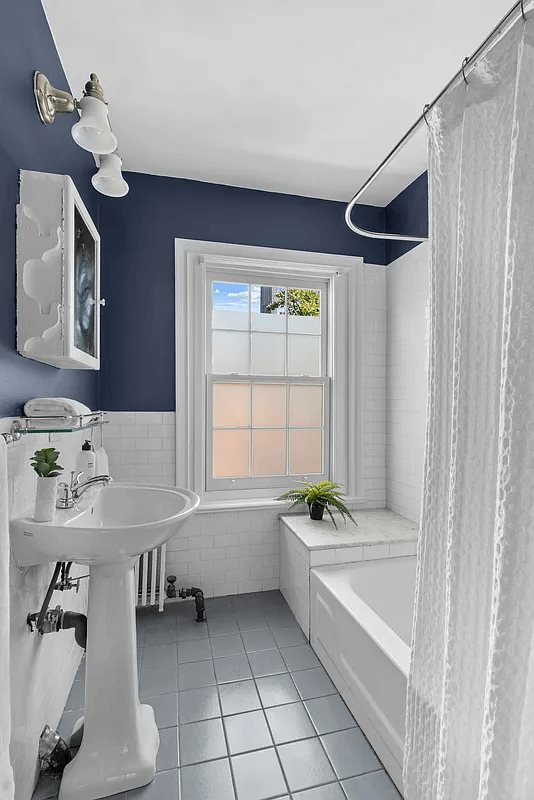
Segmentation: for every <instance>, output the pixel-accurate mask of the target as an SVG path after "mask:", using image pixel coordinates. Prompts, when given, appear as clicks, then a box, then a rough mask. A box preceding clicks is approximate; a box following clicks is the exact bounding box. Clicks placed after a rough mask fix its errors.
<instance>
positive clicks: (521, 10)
mask: <svg viewBox="0 0 534 800" xmlns="http://www.w3.org/2000/svg"><path fill="white" fill-rule="evenodd" d="M531 2H532V0H527V2H525V0H520V2H518V3H515V5H514V6H513V7H512V8H511V9H510V11H509V12H508V13H507V14H506V15H505V16H504V17H503V18H502V19H501V21H500V22H499V23H498V24H497V25H496V26H495V27H494V29H493V30H492V32H491V33H490V34H489V36H486V38H485V39H484V41H483V42H482V44H481V45H480V47H478V48H477V50H476V51H475V52H474V53H473V55H472V56H470V57H469V58H466V59H464V61H463V62H462V66H461V67H460V69H459V70H458V72H457V73H456V75H455V76H454V77H453V78H452V79H451V80H450V81H449V82H448V84H447V85H446V86H445V88H444V89H442V90H441V92H440V93H439V94H438V96H437V97H435V98H434V100H432V102H431V103H429V104H428V105H426V106H425V107H424V109H423V113H422V114H421V116H420V117H419V119H418V120H417V121H416V122H414V124H413V125H412V127H411V128H410V130H409V131H408V132H407V133H405V134H404V136H403V137H402V139H401V140H400V141H399V142H398V144H396V145H395V147H394V148H393V150H392V151H391V152H390V153H389V155H387V156H386V158H385V159H384V160H383V161H382V163H381V164H380V166H378V167H377V168H376V169H375V171H374V172H373V174H372V175H371V177H370V178H368V179H367V180H366V182H365V183H364V184H363V186H361V187H360V189H358V191H357V192H356V194H355V195H354V197H353V198H352V200H351V201H350V202H349V203H348V204H347V208H346V210H345V222H346V223H347V225H348V226H349V228H350V229H351V231H354V233H358V234H359V235H360V236H367V238H369V239H392V240H394V241H396V242H428V236H405V235H403V234H400V233H379V232H376V231H366V230H365V229H364V228H359V227H358V226H357V225H355V224H354V223H353V221H352V220H351V218H350V217H351V213H352V209H353V208H354V206H355V205H356V203H357V202H358V200H359V199H360V197H361V196H362V194H363V193H364V192H365V191H366V190H367V189H368V188H369V186H371V184H372V183H374V182H375V180H376V179H377V178H378V176H379V175H380V174H381V173H382V172H383V170H384V169H385V168H386V167H387V166H388V164H390V163H391V161H393V159H394V158H395V156H396V155H397V154H398V153H400V151H401V150H402V148H403V147H404V146H405V145H407V144H408V142H409V141H410V140H411V139H412V137H413V136H414V135H415V134H416V133H417V131H418V130H419V128H420V127H421V125H423V124H424V123H425V122H426V115H427V113H428V111H429V110H430V109H431V108H433V107H434V106H435V105H436V103H437V102H438V101H439V100H440V99H441V98H442V97H443V95H444V94H445V93H446V92H448V90H449V89H450V88H451V87H452V86H454V84H455V83H456V82H457V81H458V80H459V79H462V80H464V81H465V82H466V83H467V80H466V72H468V71H469V70H471V69H473V67H474V66H475V65H476V62H477V59H479V58H480V57H481V56H482V55H483V53H484V51H485V50H486V49H487V48H488V46H489V45H490V44H492V43H493V41H494V40H495V39H496V38H497V37H498V36H500V35H501V34H502V33H503V32H504V27H506V26H508V25H511V24H512V23H513V22H515V21H516V17H517V18H519V16H522V17H523V19H524V20H525V22H526V16H525V6H526V5H529V4H530V3H531Z"/></svg>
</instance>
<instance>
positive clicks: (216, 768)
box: [32, 591, 401, 800]
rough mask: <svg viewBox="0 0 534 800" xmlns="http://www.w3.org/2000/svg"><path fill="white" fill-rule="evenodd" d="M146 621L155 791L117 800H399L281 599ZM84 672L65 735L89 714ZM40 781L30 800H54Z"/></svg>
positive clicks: (177, 610) (54, 788)
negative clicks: (204, 619) (200, 617)
mask: <svg viewBox="0 0 534 800" xmlns="http://www.w3.org/2000/svg"><path fill="white" fill-rule="evenodd" d="M206 612H207V616H208V623H207V624H204V623H202V624H201V623H196V622H195V613H194V604H193V603H192V602H191V601H182V602H180V603H169V604H167V606H166V607H165V611H164V612H163V614H159V613H158V612H156V611H155V610H153V609H149V610H139V611H138V653H139V661H138V664H139V693H140V697H141V701H142V702H143V703H148V704H150V705H152V706H153V708H154V711H155V715H156V724H157V726H158V728H159V731H160V741H161V743H160V750H159V754H158V760H157V765H156V768H157V773H156V777H155V779H154V780H153V781H152V783H150V784H149V785H148V786H144V787H142V788H140V789H136V790H134V791H129V792H125V793H123V794H120V795H114V796H113V798H111V799H110V800H401V798H400V795H399V793H398V792H397V789H396V788H395V786H394V784H393V783H392V781H391V780H390V778H389V776H388V775H387V773H386V772H385V771H384V769H383V767H382V764H381V763H380V761H379V760H378V758H377V756H376V755H375V753H374V751H373V750H372V748H371V746H370V745H369V743H368V742H367V739H366V738H365V736H364V735H363V733H362V731H361V730H360V729H359V727H358V726H357V724H356V722H355V720H354V718H353V717H352V715H351V713H350V711H349V710H348V708H347V707H346V705H345V703H344V702H343V700H342V699H341V697H340V696H339V694H338V692H337V690H336V688H335V686H334V684H333V683H332V681H331V680H330V678H329V677H328V675H327V674H326V672H325V670H324V669H323V667H322V666H321V665H320V663H319V661H318V659H317V657H316V655H315V653H314V652H313V650H312V648H311V647H310V645H309V644H308V642H307V640H306V638H305V637H304V635H303V634H302V632H301V630H300V628H299V626H298V624H297V621H296V620H295V617H294V616H293V614H292V613H291V611H290V610H289V608H288V606H287V604H286V603H285V600H284V599H283V597H282V595H281V594H280V592H278V591H272V592H262V593H258V594H251V595H238V596H235V597H222V598H214V599H209V600H207V601H206ZM84 679H85V667H84V663H83V662H82V665H81V667H80V669H79V670H78V673H77V676H76V681H75V683H74V684H73V687H72V690H71V692H70V694H69V698H68V701H67V704H66V706H65V711H64V714H63V717H62V719H61V722H60V724H59V730H60V732H61V734H62V735H63V736H64V738H66V739H68V737H69V735H70V732H71V730H72V726H73V725H74V723H75V722H76V720H77V719H78V717H80V716H81V715H82V714H83V705H84ZM58 791H59V781H52V780H50V779H46V778H43V779H41V781H40V782H39V784H38V786H37V789H36V791H35V793H34V796H33V799H32V800H51V799H52V798H56V797H57V793H58Z"/></svg>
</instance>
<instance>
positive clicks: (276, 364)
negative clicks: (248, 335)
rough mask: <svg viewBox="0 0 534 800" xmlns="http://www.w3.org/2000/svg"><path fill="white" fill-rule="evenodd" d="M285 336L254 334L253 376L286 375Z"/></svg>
mask: <svg viewBox="0 0 534 800" xmlns="http://www.w3.org/2000/svg"><path fill="white" fill-rule="evenodd" d="M285 349H286V348H285V336H284V335H283V334H279V333H253V334H252V368H251V374H252V375H285Z"/></svg>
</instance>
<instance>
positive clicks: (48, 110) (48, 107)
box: [33, 70, 105, 125]
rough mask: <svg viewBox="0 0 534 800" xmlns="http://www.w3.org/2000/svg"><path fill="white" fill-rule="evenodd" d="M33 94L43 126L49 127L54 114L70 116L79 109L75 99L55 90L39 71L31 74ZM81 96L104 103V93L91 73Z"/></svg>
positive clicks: (66, 93)
mask: <svg viewBox="0 0 534 800" xmlns="http://www.w3.org/2000/svg"><path fill="white" fill-rule="evenodd" d="M33 93H34V95H35V102H36V103H37V111H38V112H39V117H40V118H41V122H44V124H45V125H50V124H51V123H52V122H53V121H54V119H55V118H56V114H72V112H73V111H74V110H75V109H76V108H80V104H79V102H78V101H77V100H76V98H75V97H73V96H72V95H71V94H69V93H68V92H64V91H63V90H62V89H55V88H54V87H53V86H52V84H51V83H50V81H49V80H48V78H47V77H46V75H43V73H42V72H39V70H36V71H35V72H34V74H33ZM83 96H84V97H94V98H96V99H97V100H101V101H102V103H104V102H105V100H104V91H103V89H102V87H101V86H100V83H99V81H98V78H97V76H96V75H95V73H94V72H92V73H91V77H90V79H89V80H88V81H87V83H86V84H85V89H84V92H83Z"/></svg>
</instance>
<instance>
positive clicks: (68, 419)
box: [2, 411, 107, 444]
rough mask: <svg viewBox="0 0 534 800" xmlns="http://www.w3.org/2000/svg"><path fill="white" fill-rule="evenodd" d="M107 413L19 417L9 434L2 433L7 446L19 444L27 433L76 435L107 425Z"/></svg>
mask: <svg viewBox="0 0 534 800" xmlns="http://www.w3.org/2000/svg"><path fill="white" fill-rule="evenodd" d="M105 414H106V412H105V411H93V412H91V414H74V415H70V416H69V415H66V416H63V417H56V416H54V417H50V416H49V417H17V418H16V419H14V420H13V421H12V423H11V428H10V430H9V433H2V436H3V437H4V439H5V441H6V443H7V444H9V443H10V442H18V440H19V439H20V438H21V436H23V435H24V434H25V433H74V432H76V431H84V430H87V429H88V428H95V427H97V426H99V425H107V420H105V419H104V416H105Z"/></svg>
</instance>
